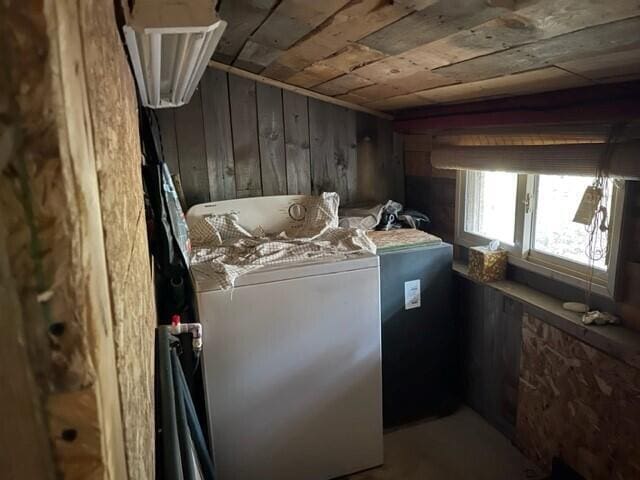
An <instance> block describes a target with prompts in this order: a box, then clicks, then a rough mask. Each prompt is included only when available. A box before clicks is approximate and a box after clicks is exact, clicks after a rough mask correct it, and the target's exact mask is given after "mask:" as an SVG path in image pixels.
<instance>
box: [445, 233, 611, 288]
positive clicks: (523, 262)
mask: <svg viewBox="0 0 640 480" xmlns="http://www.w3.org/2000/svg"><path fill="white" fill-rule="evenodd" d="M488 243H489V240H488V239H485V238H482V237H471V236H470V234H468V233H466V232H465V233H464V234H458V237H457V238H456V242H455V244H456V245H460V246H462V247H465V248H471V247H473V246H476V245H487V244H488ZM502 248H504V249H505V250H507V252H508V253H509V260H508V261H509V264H511V265H515V266H516V267H520V268H524V269H525V270H530V271H532V272H534V273H537V274H538V275H541V276H543V277H547V278H551V279H554V280H557V281H559V282H563V283H566V284H567V285H571V286H573V287H577V288H581V289H583V290H584V289H585V288H586V287H587V281H586V280H585V279H584V278H581V277H578V276H574V275H571V274H569V273H565V272H562V271H560V270H555V269H553V268H550V267H549V266H547V265H544V264H542V263H538V262H533V261H531V260H529V259H527V258H522V257H521V256H520V255H519V254H518V253H516V251H515V247H514V246H509V245H505V246H502ZM598 282H599V280H598V279H596V278H594V281H593V283H592V284H591V292H593V293H595V294H596V295H600V296H603V297H606V298H609V299H613V298H614V297H613V294H612V293H611V291H610V289H609V287H608V286H607V285H605V284H603V283H598Z"/></svg>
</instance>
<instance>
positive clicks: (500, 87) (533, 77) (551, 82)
mask: <svg viewBox="0 0 640 480" xmlns="http://www.w3.org/2000/svg"><path fill="white" fill-rule="evenodd" d="M592 84H593V82H591V81H590V80H588V79H585V78H584V77H582V76H580V75H574V74H573V73H569V72H568V71H566V70H563V69H561V68H557V67H548V68H542V69H540V70H531V71H529V72H523V73H514V74H513V75H505V76H502V77H496V78H491V79H488V80H479V81H477V82H469V83H460V84H457V85H449V86H445V87H440V88H434V89H431V90H424V91H420V92H416V93H415V95H417V96H419V97H422V98H424V99H426V100H427V101H428V102H431V103H454V102H460V101H465V100H467V101H468V100H470V99H484V98H496V97H502V96H511V95H518V94H524V93H538V92H545V91H550V90H562V89H568V88H572V87H586V86H589V85H592Z"/></svg>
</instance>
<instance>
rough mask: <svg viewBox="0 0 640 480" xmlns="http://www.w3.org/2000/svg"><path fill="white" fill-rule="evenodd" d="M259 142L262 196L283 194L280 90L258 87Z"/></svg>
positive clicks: (283, 168) (284, 189) (284, 162)
mask: <svg viewBox="0 0 640 480" xmlns="http://www.w3.org/2000/svg"><path fill="white" fill-rule="evenodd" d="M257 100H258V141H259V145H260V171H261V173H262V194H263V195H286V193H287V172H286V168H287V167H286V160H285V153H284V120H283V118H282V90H281V89H279V88H277V87H273V86H271V85H265V84H262V83H259V84H258V85H257Z"/></svg>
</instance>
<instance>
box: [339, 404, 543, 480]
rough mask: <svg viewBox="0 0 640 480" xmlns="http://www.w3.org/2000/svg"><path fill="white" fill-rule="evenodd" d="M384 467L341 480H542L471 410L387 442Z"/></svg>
mask: <svg viewBox="0 0 640 480" xmlns="http://www.w3.org/2000/svg"><path fill="white" fill-rule="evenodd" d="M384 457H385V463H384V465H383V466H382V467H378V468H373V469H371V470H367V471H365V472H361V473H358V474H355V475H350V476H348V477H343V480H431V479H433V480H521V479H522V480H524V479H526V480H532V479H535V480H538V479H541V478H543V477H542V476H541V475H540V473H539V472H538V470H537V469H536V468H535V467H534V466H533V465H532V464H531V463H530V462H529V461H527V460H526V459H525V458H524V456H522V454H521V453H520V452H519V451H518V450H517V449H516V448H515V447H514V446H513V445H511V443H510V442H509V440H507V438H506V437H504V436H503V435H502V434H501V433H500V432H498V431H497V430H496V429H494V428H493V427H492V426H491V425H489V424H488V423H487V422H486V421H485V420H484V419H482V418H481V417H480V416H479V415H478V414H477V413H475V412H474V411H473V410H471V409H470V408H468V407H462V408H460V409H459V410H458V411H457V412H456V413H454V414H453V415H451V416H449V417H445V418H442V419H438V420H432V421H427V422H424V423H420V424H415V425H411V426H409V427H406V428H402V429H398V430H395V431H393V432H390V433H387V434H385V436H384Z"/></svg>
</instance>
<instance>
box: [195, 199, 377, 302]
mask: <svg viewBox="0 0 640 480" xmlns="http://www.w3.org/2000/svg"><path fill="white" fill-rule="evenodd" d="M339 202H340V200H339V197H338V194H337V193H323V194H322V195H321V196H319V197H313V199H312V200H311V201H310V202H309V203H308V205H307V215H306V217H305V220H304V224H303V225H302V228H300V229H296V231H295V233H294V232H287V231H284V232H280V233H278V234H267V233H265V232H264V231H262V230H261V229H258V230H257V231H252V232H250V231H248V230H247V229H245V228H244V227H242V219H241V218H238V216H237V215H235V214H225V215H207V216H204V217H201V218H199V219H198V220H197V221H195V222H194V224H193V225H189V236H190V237H191V258H190V262H191V269H192V270H193V271H194V272H198V273H199V274H200V275H205V276H208V277H209V278H211V279H212V280H213V281H214V283H215V284H216V285H218V286H219V288H220V289H222V290H227V289H230V288H233V286H234V284H235V281H236V279H237V278H238V277H239V276H240V275H243V274H245V273H248V272H251V271H253V270H256V269H259V268H262V267H264V266H265V265H277V264H286V263H297V262H301V261H305V260H311V259H320V258H323V257H336V256H341V255H345V254H352V253H357V252H370V253H375V252H376V246H375V244H374V243H373V242H372V241H371V240H370V239H369V238H368V237H367V235H366V233H365V231H364V230H361V229H357V228H340V227H338V206H339Z"/></svg>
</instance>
